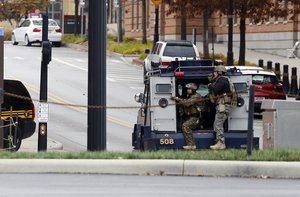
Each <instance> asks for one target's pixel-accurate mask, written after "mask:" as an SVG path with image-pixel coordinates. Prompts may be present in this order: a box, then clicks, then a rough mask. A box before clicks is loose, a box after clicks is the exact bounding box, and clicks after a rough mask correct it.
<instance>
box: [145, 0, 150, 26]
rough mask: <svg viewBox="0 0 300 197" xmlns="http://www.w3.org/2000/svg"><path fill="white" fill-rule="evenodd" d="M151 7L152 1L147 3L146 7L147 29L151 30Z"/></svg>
mask: <svg viewBox="0 0 300 197" xmlns="http://www.w3.org/2000/svg"><path fill="white" fill-rule="evenodd" d="M149 5H150V0H148V1H147V5H146V18H147V22H146V24H147V25H146V27H147V29H149V25H150V21H149V20H150V16H149V15H150V14H149V13H150V9H149V7H150V6H149Z"/></svg>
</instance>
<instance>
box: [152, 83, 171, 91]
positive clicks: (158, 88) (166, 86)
mask: <svg viewBox="0 0 300 197" xmlns="http://www.w3.org/2000/svg"><path fill="white" fill-rule="evenodd" d="M156 92H157V93H171V84H156Z"/></svg>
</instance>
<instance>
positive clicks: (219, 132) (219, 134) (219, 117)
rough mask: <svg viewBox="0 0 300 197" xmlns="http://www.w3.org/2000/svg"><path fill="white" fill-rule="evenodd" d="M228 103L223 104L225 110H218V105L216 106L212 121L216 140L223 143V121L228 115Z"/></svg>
mask: <svg viewBox="0 0 300 197" xmlns="http://www.w3.org/2000/svg"><path fill="white" fill-rule="evenodd" d="M229 110H230V105H227V104H225V111H222V112H220V110H219V107H218V105H217V106H216V116H215V122H214V130H215V132H216V141H221V142H223V143H225V137H224V122H225V121H226V119H227V117H228V113H229Z"/></svg>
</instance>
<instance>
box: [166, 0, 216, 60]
mask: <svg viewBox="0 0 300 197" xmlns="http://www.w3.org/2000/svg"><path fill="white" fill-rule="evenodd" d="M163 2H165V3H167V4H169V7H170V8H169V10H168V11H167V14H172V13H175V16H177V15H176V14H177V13H180V12H182V10H183V8H185V12H183V13H186V17H187V18H193V17H195V16H197V15H198V16H199V15H202V16H203V32H202V36H203V55H204V58H209V49H208V19H209V16H211V14H212V13H214V12H215V11H217V10H218V7H217V5H219V3H218V1H211V0H201V1H195V0H185V1H176V0H163ZM183 2H184V6H183V5H182V3H183ZM181 16H182V14H181ZM182 28H183V27H182ZM185 28H186V27H185Z"/></svg>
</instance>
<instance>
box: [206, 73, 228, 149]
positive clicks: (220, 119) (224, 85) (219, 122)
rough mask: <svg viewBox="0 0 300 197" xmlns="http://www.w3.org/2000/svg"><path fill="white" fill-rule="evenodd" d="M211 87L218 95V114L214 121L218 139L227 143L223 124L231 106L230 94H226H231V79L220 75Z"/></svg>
mask: <svg viewBox="0 0 300 197" xmlns="http://www.w3.org/2000/svg"><path fill="white" fill-rule="evenodd" d="M209 89H210V91H211V92H212V93H213V94H214V95H216V97H217V100H216V116H215V121H214V130H215V131H216V141H217V142H218V141H219V142H221V143H223V144H225V138H224V127H223V125H224V122H225V121H226V119H227V117H228V114H229V110H230V108H231V104H230V98H228V96H225V95H229V93H230V87H229V81H228V79H227V78H226V77H223V76H218V77H217V79H216V81H215V82H214V83H213V84H211V85H210V86H209ZM225 97H226V99H225ZM225 101H226V102H225Z"/></svg>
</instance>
